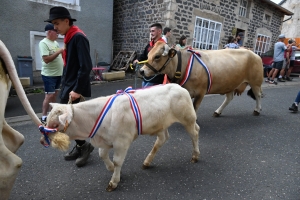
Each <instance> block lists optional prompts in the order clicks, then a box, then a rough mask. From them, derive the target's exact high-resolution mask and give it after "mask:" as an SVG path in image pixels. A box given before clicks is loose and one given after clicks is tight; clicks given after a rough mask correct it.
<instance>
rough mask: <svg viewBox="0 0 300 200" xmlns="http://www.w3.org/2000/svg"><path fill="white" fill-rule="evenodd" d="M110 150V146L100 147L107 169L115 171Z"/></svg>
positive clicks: (100, 154)
mask: <svg viewBox="0 0 300 200" xmlns="http://www.w3.org/2000/svg"><path fill="white" fill-rule="evenodd" d="M108 152H109V148H99V156H100V158H101V159H102V160H103V162H104V164H105V166H106V169H107V170H108V171H111V172H114V163H113V162H111V160H110V158H109V155H108Z"/></svg>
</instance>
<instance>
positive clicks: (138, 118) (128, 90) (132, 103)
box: [89, 87, 142, 138]
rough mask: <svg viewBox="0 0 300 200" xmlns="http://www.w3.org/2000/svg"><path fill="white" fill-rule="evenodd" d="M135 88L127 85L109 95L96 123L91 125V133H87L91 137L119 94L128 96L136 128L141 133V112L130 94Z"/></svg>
mask: <svg viewBox="0 0 300 200" xmlns="http://www.w3.org/2000/svg"><path fill="white" fill-rule="evenodd" d="M134 92H135V90H133V89H132V87H128V88H126V89H125V90H124V91H123V90H118V91H117V94H116V95H114V96H111V97H110V98H109V99H108V101H107V102H106V104H105V105H104V107H103V108H102V111H101V112H100V114H99V116H98V118H97V120H96V123H95V125H94V127H93V129H92V130H91V133H90V134H89V137H90V138H93V137H94V136H95V134H96V133H97V131H98V129H99V128H100V126H101V124H102V122H103V119H104V118H105V116H106V114H107V113H108V111H109V109H110V108H111V106H112V104H113V102H114V101H115V99H116V98H117V97H118V96H120V95H123V94H125V95H127V97H128V98H129V101H130V106H131V109H132V112H133V115H134V117H135V120H136V126H137V130H138V135H140V134H141V133H142V116H141V112H140V109H139V106H138V104H137V101H136V100H135V98H134V97H133V96H132V95H130V93H134Z"/></svg>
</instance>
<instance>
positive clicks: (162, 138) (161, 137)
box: [143, 129, 169, 169]
mask: <svg viewBox="0 0 300 200" xmlns="http://www.w3.org/2000/svg"><path fill="white" fill-rule="evenodd" d="M168 139H169V132H168V129H165V130H162V131H160V132H158V133H157V138H156V141H155V144H154V146H153V148H152V150H151V151H150V153H149V154H148V156H147V157H146V159H145V160H144V163H143V169H147V168H148V167H149V166H150V163H151V162H152V160H153V159H154V157H155V155H156V153H157V151H158V150H159V149H160V147H161V146H162V145H163V144H164V143H165V142H166V141H167V140H168Z"/></svg>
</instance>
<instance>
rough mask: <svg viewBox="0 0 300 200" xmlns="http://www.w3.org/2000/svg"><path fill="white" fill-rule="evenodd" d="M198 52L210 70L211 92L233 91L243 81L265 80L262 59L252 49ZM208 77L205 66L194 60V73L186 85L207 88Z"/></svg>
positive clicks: (223, 92) (260, 81)
mask: <svg viewBox="0 0 300 200" xmlns="http://www.w3.org/2000/svg"><path fill="white" fill-rule="evenodd" d="M198 52H199V53H200V55H201V60H202V61H203V63H204V64H205V65H206V66H207V68H208V70H209V72H210V77H211V90H210V93H215V94H225V93H228V92H231V91H233V90H234V89H235V88H237V87H238V86H239V85H240V84H241V83H245V82H246V83H249V82H251V81H252V82H257V83H260V84H262V82H263V64H262V60H261V58H260V57H259V56H258V55H256V54H255V53H253V52H252V51H249V50H246V49H224V50H207V51H198ZM208 77H209V76H208V73H207V72H206V71H205V69H204V67H203V66H202V65H201V64H200V63H199V62H197V61H194V66H193V73H192V75H191V77H190V79H189V83H188V84H187V86H186V87H190V88H192V87H201V86H202V87H203V86H204V87H203V89H204V88H205V89H206V88H207V84H208ZM189 84H190V85H189ZM196 85H198V86H196ZM189 90H190V89H189Z"/></svg>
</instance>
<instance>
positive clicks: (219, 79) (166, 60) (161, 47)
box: [140, 42, 263, 116]
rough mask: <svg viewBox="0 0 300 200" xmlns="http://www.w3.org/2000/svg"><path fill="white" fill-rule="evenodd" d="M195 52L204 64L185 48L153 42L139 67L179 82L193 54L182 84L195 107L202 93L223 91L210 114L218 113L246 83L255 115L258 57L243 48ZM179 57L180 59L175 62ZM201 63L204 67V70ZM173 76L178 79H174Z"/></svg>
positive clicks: (259, 75) (259, 92)
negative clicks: (219, 100)
mask: <svg viewBox="0 0 300 200" xmlns="http://www.w3.org/2000/svg"><path fill="white" fill-rule="evenodd" d="M196 52H197V53H199V54H200V56H201V57H200V58H201V60H202V61H203V63H204V65H202V64H200V62H198V60H197V58H196V57H195V54H193V53H192V52H189V51H186V50H183V51H180V52H176V51H175V50H174V49H170V48H169V47H168V45H165V44H164V43H162V42H157V44H156V45H155V46H154V47H153V49H152V50H151V51H150V52H149V54H148V62H147V63H146V64H145V65H144V66H143V67H142V68H141V69H140V73H141V75H143V76H146V77H148V76H152V75H154V74H159V73H163V74H167V76H168V78H169V79H170V80H171V82H177V83H179V84H180V83H183V82H184V78H185V76H187V73H186V69H187V68H188V62H189V59H190V57H191V55H193V56H194V59H193V65H192V68H191V73H190V76H187V77H188V78H187V80H186V82H185V84H183V85H182V86H183V87H184V88H186V89H187V90H188V91H189V93H190V95H191V97H192V98H194V102H193V104H194V108H195V110H197V109H198V108H199V106H200V103H201V101H202V99H203V97H204V95H205V94H207V93H208V94H222V95H223V94H225V95H226V98H225V100H224V102H223V104H222V105H221V106H220V107H219V108H218V109H217V110H216V111H215V113H214V116H219V115H220V114H221V113H222V110H223V109H224V108H225V107H226V106H227V105H228V103H229V102H230V101H231V100H232V99H233V96H234V94H238V95H240V94H241V93H242V92H243V91H244V90H245V88H246V86H247V85H248V84H249V85H250V87H251V89H250V90H249V91H248V95H249V96H251V97H252V98H253V99H255V100H256V107H255V109H254V112H253V114H254V115H259V113H260V111H261V95H262V90H261V85H262V82H263V64H262V60H261V58H260V57H259V56H258V55H256V54H255V53H253V52H252V51H249V50H246V49H224V50H204V51H199V50H198V51H196ZM179 54H180V55H179ZM178 56H180V58H179V57H178ZM180 59H181V62H178V60H180ZM178 63H181V65H178ZM204 66H207V70H206V69H205V67H204ZM179 68H181V69H179ZM178 69H179V70H178ZM175 75H176V76H178V77H179V78H178V79H176V76H175ZM180 75H181V76H180Z"/></svg>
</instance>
